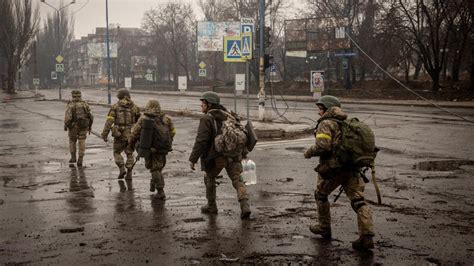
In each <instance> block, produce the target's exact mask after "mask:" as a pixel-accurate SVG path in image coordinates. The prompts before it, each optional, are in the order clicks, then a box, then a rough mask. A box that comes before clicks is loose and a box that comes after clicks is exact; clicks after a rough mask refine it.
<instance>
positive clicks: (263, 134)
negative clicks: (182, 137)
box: [39, 98, 313, 140]
mask: <svg viewBox="0 0 474 266" xmlns="http://www.w3.org/2000/svg"><path fill="white" fill-rule="evenodd" d="M39 101H52V102H53V101H54V102H56V101H60V102H64V103H66V102H68V101H67V100H59V99H44V98H43V99H40V100H39ZM87 103H88V104H89V105H94V106H102V107H109V108H110V107H111V106H112V104H107V103H96V102H87ZM140 110H143V108H140ZM162 111H163V112H165V113H166V114H168V115H171V116H183V117H192V118H201V117H202V114H198V113H193V112H189V111H188V112H186V111H171V110H162ZM312 129H313V127H311V126H308V128H306V129H302V130H294V131H286V130H284V129H281V128H279V129H258V128H255V133H256V134H257V137H258V139H259V140H272V139H282V138H283V139H296V138H298V137H300V136H304V135H308V134H311V132H312Z"/></svg>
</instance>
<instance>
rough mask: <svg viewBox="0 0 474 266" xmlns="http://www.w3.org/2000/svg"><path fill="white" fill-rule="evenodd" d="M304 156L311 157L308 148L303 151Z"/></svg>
mask: <svg viewBox="0 0 474 266" xmlns="http://www.w3.org/2000/svg"><path fill="white" fill-rule="evenodd" d="M304 158H306V159H309V158H311V153H310V151H309V150H306V151H305V152H304Z"/></svg>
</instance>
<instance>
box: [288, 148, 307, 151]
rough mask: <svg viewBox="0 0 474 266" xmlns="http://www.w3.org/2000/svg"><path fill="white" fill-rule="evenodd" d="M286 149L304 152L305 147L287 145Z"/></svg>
mask: <svg viewBox="0 0 474 266" xmlns="http://www.w3.org/2000/svg"><path fill="white" fill-rule="evenodd" d="M285 150H287V151H295V152H304V151H306V148H305V147H287V148H285Z"/></svg>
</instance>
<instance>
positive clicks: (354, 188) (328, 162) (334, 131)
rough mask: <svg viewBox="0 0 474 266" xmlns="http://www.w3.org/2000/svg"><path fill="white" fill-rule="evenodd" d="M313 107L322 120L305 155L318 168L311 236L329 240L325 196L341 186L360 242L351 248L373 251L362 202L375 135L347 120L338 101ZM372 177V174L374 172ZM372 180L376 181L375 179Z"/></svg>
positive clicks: (325, 101) (322, 100) (369, 215)
mask: <svg viewBox="0 0 474 266" xmlns="http://www.w3.org/2000/svg"><path fill="white" fill-rule="evenodd" d="M316 105H317V107H318V114H319V115H320V116H321V118H319V120H318V124H317V126H316V130H315V131H314V136H315V139H316V142H315V144H314V145H313V146H311V147H310V148H308V149H307V150H306V151H305V153H304V157H305V158H307V159H309V158H311V157H313V156H319V164H318V166H317V167H316V168H315V171H316V172H318V180H317V186H316V190H315V192H314V197H315V199H316V204H317V207H318V224H315V225H311V226H310V227H309V229H310V231H311V232H313V233H314V234H317V235H321V236H322V237H323V238H326V239H331V236H332V233H331V215H330V203H329V201H328V196H329V194H330V193H331V192H332V191H334V190H335V189H336V188H337V187H338V186H341V191H342V190H343V191H344V192H345V193H346V195H347V197H348V198H349V199H350V201H351V206H352V209H353V210H354V211H355V212H356V214H357V223H358V228H359V238H358V239H357V240H356V241H354V242H352V247H353V248H354V249H356V250H369V249H373V248H374V242H373V237H374V235H375V234H374V226H373V222H372V211H371V210H370V208H369V206H368V205H367V203H366V202H365V200H364V187H365V183H366V182H368V180H367V178H366V177H365V175H364V171H363V170H364V169H365V170H367V169H368V168H372V170H373V169H374V168H373V166H374V159H375V156H376V153H377V148H376V147H375V137H374V134H373V132H372V130H371V129H370V128H369V127H368V126H367V125H366V124H364V123H363V122H361V121H359V120H358V119H357V118H350V119H348V118H347V115H346V114H345V113H344V111H343V110H342V109H341V103H340V102H339V99H338V98H336V97H334V96H330V95H325V96H322V97H321V98H320V99H319V100H318V102H317V103H316ZM372 173H373V174H374V170H373V172H372ZM372 177H373V180H375V177H374V175H373V176H372ZM374 185H376V183H374ZM376 188H377V189H378V187H376ZM379 200H380V199H379Z"/></svg>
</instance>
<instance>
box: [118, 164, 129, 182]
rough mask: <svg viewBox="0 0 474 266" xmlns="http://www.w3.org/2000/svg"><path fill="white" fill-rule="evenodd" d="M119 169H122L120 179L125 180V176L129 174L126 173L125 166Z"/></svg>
mask: <svg viewBox="0 0 474 266" xmlns="http://www.w3.org/2000/svg"><path fill="white" fill-rule="evenodd" d="M119 169H120V172H119V175H118V179H123V177H124V176H125V174H126V173H127V172H126V171H125V167H124V166H123V165H122V166H119Z"/></svg>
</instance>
